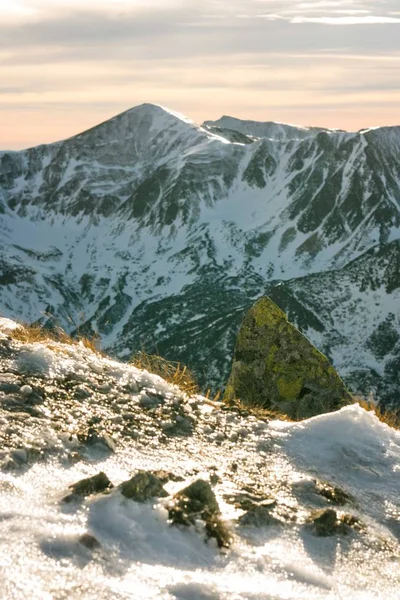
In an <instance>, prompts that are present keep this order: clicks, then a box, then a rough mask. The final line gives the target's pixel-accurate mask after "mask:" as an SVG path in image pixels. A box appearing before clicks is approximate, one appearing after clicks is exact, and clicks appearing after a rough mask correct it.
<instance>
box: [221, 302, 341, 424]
mask: <svg viewBox="0 0 400 600" xmlns="http://www.w3.org/2000/svg"><path fill="white" fill-rule="evenodd" d="M236 399H238V400H240V401H241V402H242V403H243V404H245V405H248V406H252V407H263V408H265V409H268V410H272V411H276V412H278V413H283V414H286V415H288V416H289V417H291V418H292V419H296V420H300V419H305V418H309V417H312V416H314V415H318V414H322V413H326V412H331V411H334V410H338V409H339V408H342V407H343V406H344V405H345V404H346V403H348V402H349V401H350V400H351V395H350V393H349V392H348V391H347V389H346V387H345V385H344V383H343V381H342V380H341V379H340V377H339V375H338V374H337V372H336V371H335V369H334V368H333V366H332V365H331V364H330V363H329V361H328V359H327V358H326V356H324V355H323V354H321V352H319V350H317V349H316V348H315V347H314V346H313V345H312V344H311V342H309V341H308V340H307V338H306V337H304V335H303V334H301V333H300V331H299V330H298V329H296V327H294V325H292V324H291V323H289V321H288V319H287V317H286V315H285V313H284V312H283V311H282V310H281V309H280V308H279V307H278V306H277V305H276V304H275V303H274V302H272V300H270V299H269V298H267V297H263V298H261V299H260V300H258V301H257V302H256V303H255V304H254V306H253V307H252V308H251V309H250V310H249V312H248V313H247V314H246V316H245V318H244V320H243V322H242V325H241V327H240V330H239V334H238V338H237V341H236V347H235V352H234V357H233V365H232V371H231V375H230V378H229V381H228V384H227V386H226V390H225V401H227V402H232V401H234V400H236Z"/></svg>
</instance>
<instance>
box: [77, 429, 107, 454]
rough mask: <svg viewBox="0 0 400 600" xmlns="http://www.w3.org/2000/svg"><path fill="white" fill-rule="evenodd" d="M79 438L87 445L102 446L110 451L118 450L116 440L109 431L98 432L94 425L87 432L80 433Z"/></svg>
mask: <svg viewBox="0 0 400 600" xmlns="http://www.w3.org/2000/svg"><path fill="white" fill-rule="evenodd" d="M77 438H78V440H79V442H80V443H81V444H84V445H85V446H100V447H101V446H102V447H103V448H104V449H105V450H109V451H110V452H115V451H116V445H115V442H114V440H113V439H112V438H111V437H110V436H109V435H108V434H107V433H101V434H100V433H98V432H97V431H96V430H95V429H94V428H93V427H90V428H89V429H88V430H87V431H86V432H85V433H82V432H81V433H78V434H77Z"/></svg>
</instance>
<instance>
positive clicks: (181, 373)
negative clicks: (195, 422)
mask: <svg viewBox="0 0 400 600" xmlns="http://www.w3.org/2000/svg"><path fill="white" fill-rule="evenodd" d="M129 363H130V364H131V365H133V366H134V367H137V368H138V369H145V370H146V371H148V372H149V373H153V374H154V375H159V376H160V377H162V378H163V379H165V381H167V382H168V383H172V384H173V385H176V386H177V387H179V389H181V390H182V391H183V392H185V393H186V394H188V396H194V395H196V394H199V393H200V390H199V386H198V383H197V381H196V379H195V377H194V375H193V373H192V372H191V371H190V369H188V368H187V367H185V366H184V365H182V363H180V362H172V361H168V360H166V359H165V358H163V357H162V356H159V355H158V354H147V352H145V351H144V350H141V351H140V352H137V353H136V354H134V355H133V356H132V358H131V359H130V361H129Z"/></svg>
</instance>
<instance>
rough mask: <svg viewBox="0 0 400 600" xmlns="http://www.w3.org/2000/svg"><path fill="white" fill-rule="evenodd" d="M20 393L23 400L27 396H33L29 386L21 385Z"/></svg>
mask: <svg viewBox="0 0 400 600" xmlns="http://www.w3.org/2000/svg"><path fill="white" fill-rule="evenodd" d="M20 392H21V394H22V395H23V397H24V398H27V397H28V396H30V395H31V394H33V389H32V388H31V386H30V385H23V386H22V388H21V390H20Z"/></svg>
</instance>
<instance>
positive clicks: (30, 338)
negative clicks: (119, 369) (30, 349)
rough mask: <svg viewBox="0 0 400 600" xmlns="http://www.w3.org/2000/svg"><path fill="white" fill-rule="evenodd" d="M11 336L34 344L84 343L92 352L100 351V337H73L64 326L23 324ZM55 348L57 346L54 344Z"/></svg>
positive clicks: (72, 344) (54, 348)
mask: <svg viewBox="0 0 400 600" xmlns="http://www.w3.org/2000/svg"><path fill="white" fill-rule="evenodd" d="M9 335H10V337H11V338H13V339H14V340H17V341H18V342H22V343H24V344H34V343H37V342H41V343H49V342H57V343H60V344H68V345H70V346H76V345H78V344H79V343H82V344H83V345H84V346H85V348H89V349H90V350H91V351H92V352H95V353H97V354H98V353H99V352H100V351H99V347H98V346H99V339H100V338H99V337H98V336H93V337H92V338H89V337H86V336H78V337H77V338H72V337H71V336H70V335H68V333H67V332H66V331H64V329H62V327H54V328H53V329H45V328H44V327H41V326H40V325H22V324H21V326H20V327H18V328H16V329H13V330H12V331H10V333H9ZM52 349H53V350H56V347H54V346H52Z"/></svg>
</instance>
